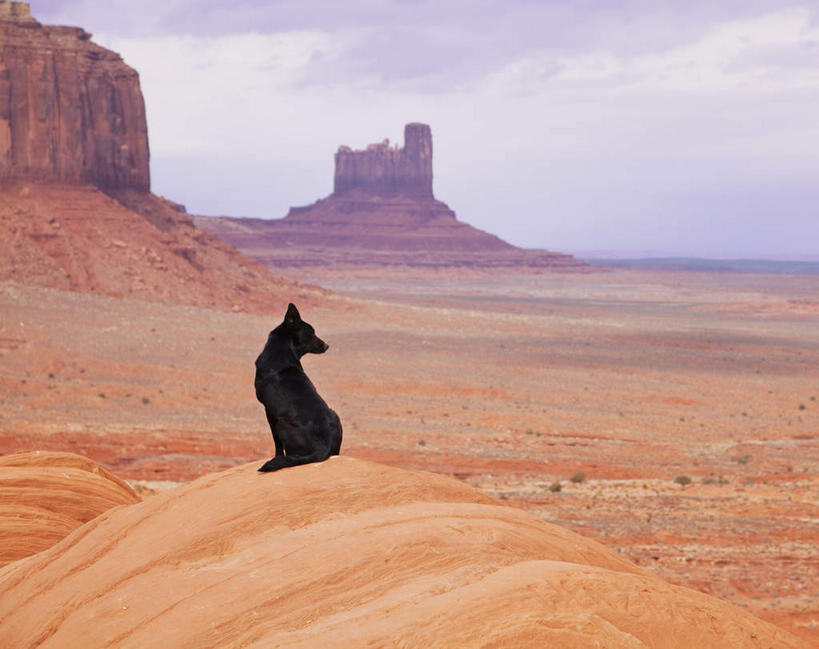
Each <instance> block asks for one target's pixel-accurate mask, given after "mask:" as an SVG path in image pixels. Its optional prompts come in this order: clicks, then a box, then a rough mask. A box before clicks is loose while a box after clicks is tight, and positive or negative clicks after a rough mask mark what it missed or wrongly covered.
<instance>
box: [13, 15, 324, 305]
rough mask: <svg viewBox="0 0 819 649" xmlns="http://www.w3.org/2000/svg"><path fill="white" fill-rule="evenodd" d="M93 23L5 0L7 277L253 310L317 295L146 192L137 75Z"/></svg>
mask: <svg viewBox="0 0 819 649" xmlns="http://www.w3.org/2000/svg"><path fill="white" fill-rule="evenodd" d="M90 37H91V35H90V34H88V33H87V32H85V31H84V30H82V29H80V28H77V27H52V26H45V25H41V24H40V23H39V22H37V21H36V20H35V19H34V18H32V17H31V14H30V12H29V6H28V4H26V3H22V2H7V1H5V0H0V231H2V232H3V234H4V236H3V239H2V242H0V280H14V281H18V282H24V283H28V284H35V285H38V286H45V287H51V288H58V289H66V290H73V291H91V292H96V293H103V294H106V295H112V296H116V297H136V298H140V299H145V300H149V301H162V302H171V303H184V304H194V305H198V306H205V307H215V308H222V309H224V308H229V309H230V308H236V309H244V310H254V311H276V312H278V311H280V310H281V309H282V308H284V305H286V304H287V302H288V301H289V300H290V299H292V297H293V295H294V294H297V295H298V294H311V295H318V292H317V291H314V290H312V289H306V288H304V287H299V286H297V285H296V284H294V283H293V282H286V281H283V280H280V279H277V278H274V277H273V276H271V275H270V273H269V271H268V270H267V269H266V268H264V267H263V266H262V265H261V264H259V263H257V262H255V261H253V260H251V259H249V258H247V257H245V256H244V255H242V254H240V253H239V252H238V251H237V250H236V249H235V248H233V247H232V246H230V245H229V244H227V243H225V242H224V241H222V240H220V239H218V238H217V237H215V236H213V235H211V234H209V233H207V232H203V231H201V230H199V229H197V228H196V227H195V226H194V224H193V222H192V221H191V219H190V217H189V216H188V215H187V214H186V213H185V211H184V209H182V208H180V206H178V205H176V204H174V203H171V202H170V201H167V200H164V199H161V198H158V197H156V196H154V195H153V194H151V193H150V192H149V189H150V176H149V170H148V133H147V128H146V121H145V106H144V102H143V99H142V93H141V91H140V86H139V77H138V75H137V73H136V72H135V71H134V70H133V69H131V68H130V67H128V66H127V65H126V64H125V63H123V61H122V59H121V58H120V56H119V55H118V54H116V53H115V52H111V51H109V50H106V49H105V48H102V47H100V46H98V45H95V44H94V43H92V42H91V40H90Z"/></svg>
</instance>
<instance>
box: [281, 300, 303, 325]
mask: <svg viewBox="0 0 819 649" xmlns="http://www.w3.org/2000/svg"><path fill="white" fill-rule="evenodd" d="M299 322H301V316H300V315H299V310H298V309H297V308H296V305H295V304H293V303H292V302H291V303H290V304H288V305H287V313H285V314H284V323H285V324H286V325H287V326H288V327H295V326H296V325H297V324H298V323H299Z"/></svg>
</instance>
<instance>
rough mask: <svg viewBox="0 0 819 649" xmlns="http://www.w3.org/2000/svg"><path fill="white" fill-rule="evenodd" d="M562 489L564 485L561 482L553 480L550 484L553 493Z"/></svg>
mask: <svg viewBox="0 0 819 649" xmlns="http://www.w3.org/2000/svg"><path fill="white" fill-rule="evenodd" d="M561 489H563V485H562V484H560V483H559V482H553V483H552V484H550V485H549V491H551V492H553V493H557V492H558V491H560V490H561Z"/></svg>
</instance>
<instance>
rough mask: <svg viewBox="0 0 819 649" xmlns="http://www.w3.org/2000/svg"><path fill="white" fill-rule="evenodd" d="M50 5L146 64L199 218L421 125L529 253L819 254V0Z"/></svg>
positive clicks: (156, 149) (460, 190) (155, 123)
mask: <svg viewBox="0 0 819 649" xmlns="http://www.w3.org/2000/svg"><path fill="white" fill-rule="evenodd" d="M31 5H32V13H33V14H34V16H35V17H36V18H38V19H39V20H40V21H41V22H44V23H48V24H69V25H79V26H82V27H84V28H85V29H87V30H88V31H90V32H92V33H93V34H94V41H95V42H97V43H99V44H101V45H104V46H106V47H109V48H111V49H114V50H116V51H118V52H119V53H120V54H122V56H123V58H124V59H125V61H126V62H127V63H128V64H130V65H131V66H132V67H134V68H136V70H137V71H138V72H139V73H140V77H141V80H142V90H143V94H144V95H145V101H146V105H147V112H148V128H149V137H150V146H151V173H152V184H153V190H154V191H155V192H156V193H158V194H161V195H164V196H166V197H168V198H170V199H172V200H175V201H178V202H181V203H184V204H185V205H186V206H187V207H188V211H189V212H192V213H198V214H224V215H231V216H257V217H266V218H279V217H282V216H284V215H285V214H286V212H287V210H288V208H289V207H290V206H291V205H305V204H308V203H311V202H313V201H315V200H316V199H318V198H321V197H323V196H326V195H327V194H329V193H330V192H331V191H332V182H333V153H334V152H335V150H336V149H337V148H338V146H339V145H340V144H346V145H349V146H352V147H353V148H363V147H364V146H365V145H367V144H368V143H370V142H377V141H381V140H383V139H384V138H385V137H388V138H390V140H391V141H392V142H402V139H403V127H404V124H405V123H407V122H414V121H417V122H425V123H428V124H430V126H431V127H432V134H433V143H434V177H435V178H434V191H435V195H436V197H437V198H439V199H440V200H443V201H445V202H446V203H448V204H449V206H450V207H451V208H452V209H454V210H455V212H456V213H457V215H458V218H459V219H461V220H463V221H466V222H468V223H471V224H472V225H475V226H477V227H479V228H482V229H484V230H488V231H490V232H493V233H496V234H499V235H500V236H502V237H503V238H505V239H507V240H508V241H510V242H512V243H515V244H517V245H523V246H527V247H545V248H550V249H554V250H563V251H595V250H616V251H622V252H633V253H644V252H655V253H661V254H676V255H702V256H716V257H720V256H730V257H737V256H768V257H771V256H790V257H802V258H808V257H813V258H816V259H819V207H818V206H819V1H814V2H796V3H793V4H789V3H788V2H786V1H784V2H783V1H770V0H741V1H735V0H706V1H701V0H664V1H663V0H597V1H592V0H585V1H584V0H574V1H568V0H567V1H564V2H551V1H537V0H506V1H496V2H490V1H481V0H472V1H467V0H437V1H429V2H423V1H413V0H345V1H344V2H338V1H337V0H321V1H320V0H316V1H313V0H284V1H276V0H272V1H271V0H233V1H232V2H224V3H215V2H209V3H204V2H195V1H193V0H162V2H158V1H155V0H143V1H141V2H135V1H134V0H127V1H126V0H107V1H106V2H104V3H103V2H99V1H98V0H63V1H56V0H54V1H52V0H39V1H38V0H31Z"/></svg>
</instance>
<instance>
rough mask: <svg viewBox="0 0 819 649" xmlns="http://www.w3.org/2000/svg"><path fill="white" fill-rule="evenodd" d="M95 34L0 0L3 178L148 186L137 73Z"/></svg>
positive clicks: (0, 174)
mask: <svg viewBox="0 0 819 649" xmlns="http://www.w3.org/2000/svg"><path fill="white" fill-rule="evenodd" d="M90 38H91V35H90V34H88V33H87V32H86V31H84V30H83V29H81V28H78V27H52V26H44V25H41V24H40V23H39V22H37V21H36V20H34V19H33V18H32V17H31V15H30V13H29V8H28V4H27V3H22V2H3V1H0V181H7V180H18V179H26V180H37V181H54V182H66V183H72V184H83V183H92V184H94V185H97V186H98V187H100V188H101V189H139V190H144V191H147V190H148V189H149V188H150V174H149V168H148V129H147V126H146V121H145V103H144V101H143V98H142V92H141V91H140V87H139V75H138V74H137V73H136V71H134V70H133V69H132V68H130V67H128V66H127V65H126V64H125V63H124V62H123V61H122V59H121V58H120V56H119V55H118V54H116V53H115V52H111V51H110V50H107V49H105V48H103V47H100V46H99V45H95V44H94V43H92V42H91V41H90Z"/></svg>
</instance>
